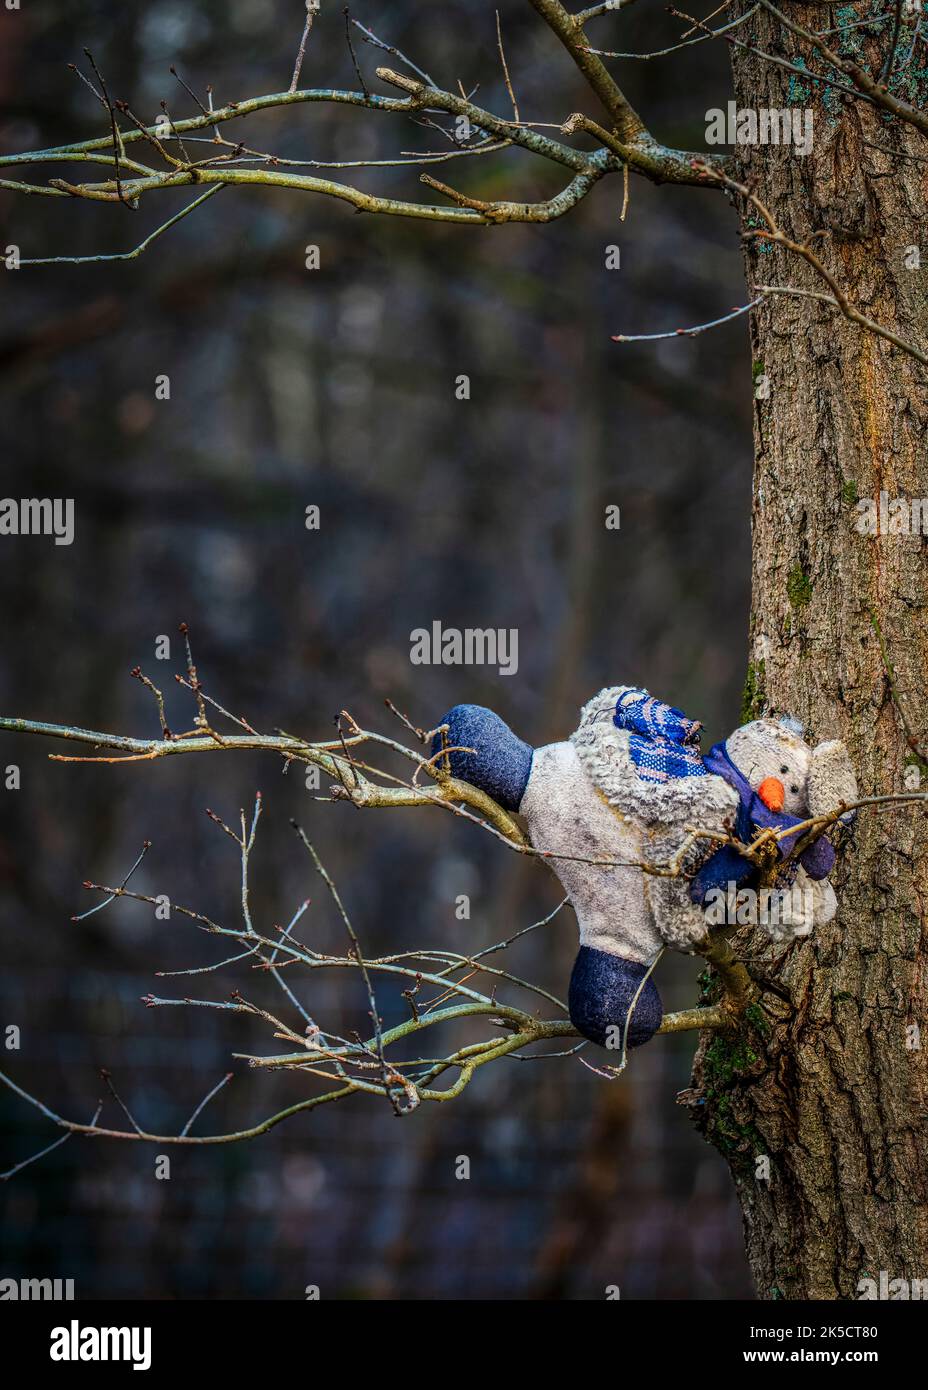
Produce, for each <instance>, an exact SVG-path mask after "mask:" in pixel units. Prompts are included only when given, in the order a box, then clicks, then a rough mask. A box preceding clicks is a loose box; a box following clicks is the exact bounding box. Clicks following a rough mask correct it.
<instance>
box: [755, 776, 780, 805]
mask: <svg viewBox="0 0 928 1390" xmlns="http://www.w3.org/2000/svg"><path fill="white" fill-rule="evenodd" d="M757 795H758V796H759V797H760V799H761V801H762V802H763V803H764V805H765V806H766V807H767V808H768V810H770V811H782V810H783V802H784V801H785V800H786V792H785V790H784V787H783V783H782V782H781V781H780V779H779V777H765V778H764V780H763V781H762V782H761V784H760V786H759V787H758V788H757Z"/></svg>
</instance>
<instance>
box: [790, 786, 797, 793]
mask: <svg viewBox="0 0 928 1390" xmlns="http://www.w3.org/2000/svg"><path fill="white" fill-rule="evenodd" d="M798 790H799V788H798V787H790V791H791V792H798Z"/></svg>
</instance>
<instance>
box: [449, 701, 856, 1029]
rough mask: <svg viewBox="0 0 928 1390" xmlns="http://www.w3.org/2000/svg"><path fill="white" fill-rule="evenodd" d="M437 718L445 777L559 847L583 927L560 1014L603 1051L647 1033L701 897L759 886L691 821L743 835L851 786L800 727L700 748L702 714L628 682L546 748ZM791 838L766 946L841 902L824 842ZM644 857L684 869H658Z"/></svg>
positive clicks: (459, 718) (749, 869)
mask: <svg viewBox="0 0 928 1390" xmlns="http://www.w3.org/2000/svg"><path fill="white" fill-rule="evenodd" d="M442 723H443V724H445V725H447V730H448V732H447V739H448V744H447V746H448V747H449V748H450V749H451V750H452V751H449V753H448V755H447V756H448V759H449V761H450V766H451V771H452V773H453V775H454V776H455V777H459V778H462V779H463V780H465V781H467V782H470V783H472V784H473V785H474V786H476V787H479V788H480V789H481V790H483V791H485V792H487V793H488V794H489V795H490V796H492V797H493V798H494V799H495V800H496V801H498V802H499V803H500V805H502V806H504V807H505V808H506V809H507V810H508V811H514V812H517V813H518V814H519V815H520V816H522V817H523V818H524V820H525V823H526V826H527V829H528V835H529V839H530V841H531V843H532V845H533V847H534V848H536V849H539V850H545V851H549V852H551V853H552V854H553V855H555V856H558V857H556V858H553V859H552V861H551V863H552V867H553V868H554V870H555V872H556V874H557V876H558V878H559V879H560V881H561V883H562V884H563V886H564V888H565V890H566V892H567V894H568V896H569V898H570V902H571V904H572V906H573V909H574V912H575V913H576V916H577V922H578V924H579V929H580V950H579V953H578V955H577V958H576V961H575V963H574V968H573V973H572V975H571V980H570V990H569V995H568V1002H569V1009H570V1017H571V1020H572V1022H573V1024H574V1026H575V1027H576V1028H577V1029H578V1031H579V1032H580V1033H582V1034H583V1036H584V1037H586V1038H589V1039H590V1040H591V1041H592V1042H595V1043H598V1044H599V1045H600V1046H605V1045H607V1044H608V1045H609V1046H610V1047H615V1046H617V1045H618V1046H622V1047H623V1049H624V1047H626V1046H627V1047H637V1046H640V1045H641V1044H642V1043H645V1042H647V1041H648V1039H649V1038H650V1037H651V1036H652V1035H653V1034H654V1033H655V1032H656V1030H657V1028H658V1027H659V1026H660V1022H661V1017H662V1013H663V1009H662V1005H661V999H660V995H659V994H658V991H657V988H656V986H655V984H654V981H653V979H652V978H651V977H650V973H649V972H650V969H651V967H652V966H653V963H654V961H655V959H656V957H657V956H658V954H659V953H660V951H661V949H662V948H663V947H671V948H672V949H674V950H678V951H687V952H691V951H693V949H694V947H695V946H696V945H697V943H699V942H700V941H702V940H703V939H704V938H705V937H706V935H707V932H708V929H709V921H708V920H707V915H706V907H705V904H706V902H707V900H708V899H709V898H710V896H713V897H715V898H718V896H719V894H722V895H723V896H724V895H725V894H727V893H730V892H732V891H733V890H737V889H743V888H746V887H748V888H750V887H752V886H755V885H756V884H757V881H758V871H757V869H756V868H755V866H754V865H753V864H752V863H751V862H750V861H749V860H747V859H745V858H744V856H743V855H740V854H739V853H738V851H737V850H736V849H735V848H733V847H732V846H730V845H722V846H721V847H720V846H719V844H718V843H717V842H713V841H712V840H709V839H700V838H697V839H694V838H693V837H692V835H691V834H690V828H692V827H694V826H698V827H699V828H700V829H705V830H715V831H717V832H719V833H722V834H724V833H726V832H730V831H734V832H735V834H736V835H737V837H738V839H739V840H741V841H742V842H744V843H747V842H750V841H751V840H752V839H753V838H754V836H755V834H756V833H757V832H758V831H759V830H760V829H762V828H764V827H773V828H775V829H788V828H789V827H790V826H792V825H797V824H798V823H799V822H800V821H801V820H802V819H804V818H806V817H807V816H809V815H818V814H821V813H823V812H825V811H830V810H832V809H834V808H836V807H837V806H838V805H839V804H841V803H842V802H851V801H854V800H856V796H857V784H856V779H855V777H854V771H853V768H852V766H851V762H850V758H849V756H848V753H847V750H846V749H845V747H844V745H843V744H842V743H839V742H836V741H834V742H829V743H820V744H819V745H818V746H817V747H816V748H811V747H810V746H809V745H808V744H807V743H805V742H804V740H803V738H802V731H801V726H799V725H797V724H796V723H795V721H792V720H783V721H777V720H773V719H758V720H755V721H753V722H752V723H750V724H745V725H743V726H742V727H741V728H739V729H736V730H735V732H734V733H733V734H732V735H731V736H730V737H729V738H728V739H726V740H725V741H724V742H723V743H718V744H716V745H715V746H714V747H713V748H712V749H711V750H710V751H709V753H707V754H706V755H705V756H703V755H702V754H701V753H700V750H699V731H700V728H701V725H700V724H699V723H697V722H695V721H693V720H689V719H687V718H686V716H685V715H684V714H682V713H681V711H680V710H677V709H673V708H671V707H670V706H668V705H665V704H662V703H661V702H660V701H659V700H655V699H654V698H653V697H652V696H651V695H649V694H648V692H647V691H646V690H640V689H637V688H634V687H630V686H616V687H613V688H611V689H608V690H601V691H600V693H599V694H598V695H596V696H595V697H594V698H593V699H592V700H590V702H589V703H588V704H587V705H585V706H584V707H583V709H582V711H581V715H580V724H579V726H578V728H577V729H576V730H575V731H574V733H572V734H571V736H570V738H568V739H566V740H565V741H564V742H561V743H551V744H548V745H547V746H545V747H543V748H535V749H532V748H531V747H530V746H529V745H528V744H527V743H525V742H523V741H522V739H520V738H518V737H517V736H516V735H515V734H514V733H513V732H512V730H511V729H510V728H509V727H508V725H506V724H505V723H504V722H503V720H502V719H500V718H499V716H498V715H496V714H494V713H493V712H492V710H489V709H484V708H483V707H482V706H479V705H455V707H454V709H452V710H450V711H449V713H448V714H446V715H445V717H444V719H443V721H442ZM440 749H441V736H440V735H437V736H436V738H435V741H434V743H433V752H434V753H437V752H439V751H440ZM471 750H472V751H471ZM851 814H853V813H851ZM800 834H801V832H798V833H797V835H795V836H785V837H784V838H783V839H782V840H781V841H780V842H779V846H780V848H779V854H780V859H781V868H780V870H779V872H778V873H777V874H776V886H777V887H781V886H789V887H791V888H794V889H797V890H799V891H798V892H794V893H792V894H791V900H792V901H793V902H794V904H795V903H798V904H799V907H798V910H794V911H793V912H791V913H790V914H788V920H787V921H786V922H783V921H776V922H775V923H774V924H773V925H770V926H768V927H767V930H768V933H769V934H770V935H771V937H772V938H773V939H775V940H781V941H787V940H791V939H794V938H796V937H802V936H807V935H808V934H809V932H811V930H812V929H813V927H815V926H819V925H821V924H823V923H825V922H828V921H830V920H831V918H832V917H833V916H834V914H835V911H836V909H837V903H836V900H835V894H834V890H833V888H832V887H831V884H830V883H829V882H828V878H827V875H828V874H829V872H830V870H831V868H832V865H833V863H834V858H835V851H834V848H833V846H832V844H831V842H830V841H829V840H828V839H827V838H826V837H824V836H823V837H821V838H819V839H818V840H816V841H815V842H814V843H813V844H812V845H810V846H808V847H807V848H806V849H805V850H804V851H803V852H802V853H801V854H800V855H799V856H798V858H791V859H789V860H788V861H786V862H785V863H784V862H782V861H783V860H784V859H785V856H786V855H788V854H789V853H790V852H791V851H792V849H793V848H794V847H795V845H796V843H797V841H798V839H799V838H800ZM603 860H607V861H609V866H608V867H604V866H603V865H602V862H601V861H603ZM591 861H600V863H599V864H597V863H595V862H591ZM642 864H648V865H670V864H678V865H679V867H680V869H681V870H682V872H681V873H680V874H678V875H664V876H661V875H655V874H651V873H648V872H646V871H644V870H643V869H642V868H641V867H639V866H640V865H642ZM713 890H714V892H713ZM618 1039H621V1041H620V1042H619V1041H618Z"/></svg>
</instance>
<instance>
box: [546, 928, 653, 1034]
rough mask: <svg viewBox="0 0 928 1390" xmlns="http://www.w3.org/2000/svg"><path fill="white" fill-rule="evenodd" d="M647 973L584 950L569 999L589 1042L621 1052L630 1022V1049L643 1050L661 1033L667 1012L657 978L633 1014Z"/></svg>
mask: <svg viewBox="0 0 928 1390" xmlns="http://www.w3.org/2000/svg"><path fill="white" fill-rule="evenodd" d="M647 969H648V967H647V966H646V965H641V964H640V963H639V962H638V961H633V960H623V958H622V957H621V956H614V955H611V954H610V953H609V952H608V951H599V950H597V949H596V948H595V947H594V946H581V947H580V950H579V952H578V954H577V959H576V960H575V961H574V969H573V974H572V975H571V977H570V992H569V994H568V996H567V1002H568V1008H569V1010H570V1021H571V1023H572V1024H573V1025H574V1027H575V1028H576V1029H577V1031H578V1032H580V1033H582V1034H583V1036H584V1037H585V1038H589V1040H590V1042H594V1043H598V1044H599V1046H600V1047H606V1046H608V1047H609V1048H610V1050H616V1051H619V1052H621V1049H622V1038H623V1029H624V1028H625V1021H626V1019H628V1034H627V1038H626V1041H627V1045H628V1046H629V1047H640V1046H641V1045H642V1043H646V1042H647V1041H648V1039H649V1038H652V1037H653V1036H654V1034H655V1033H656V1032H657V1030H658V1028H659V1027H660V1023H661V1019H662V1017H663V1013H664V1009H663V1005H662V1004H661V996H660V995H659V994H658V992H657V986H656V985H655V983H654V980H653V978H652V979H649V980H648V981H647V983H646V984H645V986H644V988H643V989H642V991H641V993H640V994H639V995H638V999H637V1002H636V1003H635V1008H634V1012H633V1013H632V1015H631V1017H630V1018H629V1010H630V1009H631V1007H632V1001H633V1000H634V998H635V994H636V991H637V990H638V986H639V985H640V984H641V981H642V979H643V978H644V976H645V974H646V973H647Z"/></svg>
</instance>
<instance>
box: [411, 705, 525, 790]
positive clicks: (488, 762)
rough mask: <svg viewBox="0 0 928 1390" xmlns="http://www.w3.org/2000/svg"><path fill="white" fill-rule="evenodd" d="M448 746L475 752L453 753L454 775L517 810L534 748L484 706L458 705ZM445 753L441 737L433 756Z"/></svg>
mask: <svg viewBox="0 0 928 1390" xmlns="http://www.w3.org/2000/svg"><path fill="white" fill-rule="evenodd" d="M439 722H440V723H441V724H447V725H448V745H449V746H450V747H452V748H468V749H473V750H474V751H473V752H468V753H462V752H457V753H449V755H448V756H449V760H450V762H451V772H452V775H453V776H454V777H460V778H461V780H462V781H464V782H470V784H471V786H474V787H478V788H479V789H480V791H484V792H486V793H487V794H488V795H489V796H492V798H493V800H494V801H498V802H499V804H500V805H501V806H504V807H505V809H506V810H507V811H517V810H518V809H519V802H520V801H521V800H522V795H523V793H524V791H525V788H526V786H527V785H528V779H529V775H530V773H531V771H532V749H531V748H530V746H529V745H528V744H527V743H525V742H523V740H522V739H521V738H519V737H517V735H516V734H514V733H513V732H512V730H511V729H510V727H509V725H508V724H506V723H504V721H503V720H502V719H500V717H499V715H498V714H494V713H493V711H492V710H491V709H484V707H483V705H455V707H454V709H451V710H449V711H448V713H447V714H446V715H445V717H444V719H442V720H440V721H439ZM440 750H441V737H440V735H436V736H435V738H434V739H433V740H432V753H433V754H435V753H438V752H439V751H440Z"/></svg>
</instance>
